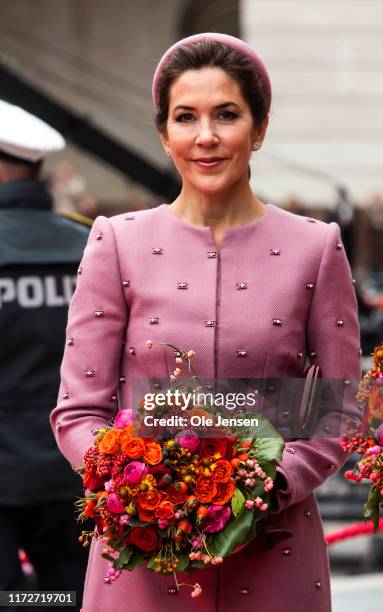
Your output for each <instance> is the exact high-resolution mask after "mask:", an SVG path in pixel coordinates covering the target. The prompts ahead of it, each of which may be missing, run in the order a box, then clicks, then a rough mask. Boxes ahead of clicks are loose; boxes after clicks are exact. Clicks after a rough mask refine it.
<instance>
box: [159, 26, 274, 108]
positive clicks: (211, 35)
mask: <svg viewBox="0 0 383 612" xmlns="http://www.w3.org/2000/svg"><path fill="white" fill-rule="evenodd" d="M202 40H207V41H217V42H221V43H224V44H225V45H227V46H228V47H231V48H232V49H235V50H236V51H238V52H239V53H241V54H242V55H244V56H245V57H247V58H248V59H249V60H250V61H251V62H252V64H254V68H255V70H256V72H258V74H259V76H260V77H261V79H262V82H263V86H264V90H265V95H266V98H267V110H268V111H269V110H270V106H271V83H270V78H269V75H268V72H267V70H266V67H265V65H264V63H263V61H262V60H261V58H260V57H259V55H258V54H257V53H256V52H255V51H254V49H253V48H252V47H250V45H248V44H247V43H245V42H244V41H243V40H241V39H240V38H236V37H235V36H230V35H229V34H218V33H215V32H205V33H203V34H194V35H193V36H188V37H187V38H182V39H181V40H179V41H178V42H176V43H175V44H174V45H172V46H171V47H169V49H168V50H167V51H165V53H164V54H163V56H162V57H161V59H160V61H159V62H158V64H157V68H156V70H155V73H154V77H153V85H152V97H153V105H154V108H155V110H156V111H158V108H159V107H158V84H159V80H160V76H161V72H162V69H163V67H164V65H165V63H166V61H167V60H168V59H169V58H170V56H171V55H172V53H174V51H176V49H178V48H179V47H182V46H184V45H191V44H192V43H195V42H199V41H202Z"/></svg>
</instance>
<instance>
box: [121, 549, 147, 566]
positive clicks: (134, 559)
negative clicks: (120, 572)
mask: <svg viewBox="0 0 383 612" xmlns="http://www.w3.org/2000/svg"><path fill="white" fill-rule="evenodd" d="M144 557H145V553H144V551H143V550H138V549H136V550H133V552H132V556H131V557H130V561H129V562H128V563H126V564H125V565H124V569H126V570H133V569H135V568H136V567H138V566H139V565H141V563H142V562H143V560H144Z"/></svg>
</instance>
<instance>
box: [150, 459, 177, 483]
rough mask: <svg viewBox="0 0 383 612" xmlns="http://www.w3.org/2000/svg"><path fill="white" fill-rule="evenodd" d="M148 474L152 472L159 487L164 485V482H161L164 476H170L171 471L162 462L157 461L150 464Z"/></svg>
mask: <svg viewBox="0 0 383 612" xmlns="http://www.w3.org/2000/svg"><path fill="white" fill-rule="evenodd" d="M149 474H152V475H153V476H154V478H155V479H156V482H157V486H159V487H160V488H162V487H164V486H166V482H165V483H164V482H161V481H162V479H163V477H164V476H171V475H172V471H171V469H170V468H168V467H167V466H166V465H164V464H163V463H157V464H156V465H151V466H150V467H149Z"/></svg>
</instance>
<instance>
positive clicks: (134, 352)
mask: <svg viewBox="0 0 383 612" xmlns="http://www.w3.org/2000/svg"><path fill="white" fill-rule="evenodd" d="M135 354H136V349H135V348H134V346H131V347H130V348H129V355H135Z"/></svg>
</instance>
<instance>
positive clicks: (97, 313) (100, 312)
mask: <svg viewBox="0 0 383 612" xmlns="http://www.w3.org/2000/svg"><path fill="white" fill-rule="evenodd" d="M94 316H95V317H103V316H104V311H103V310H95V311H94Z"/></svg>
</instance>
